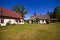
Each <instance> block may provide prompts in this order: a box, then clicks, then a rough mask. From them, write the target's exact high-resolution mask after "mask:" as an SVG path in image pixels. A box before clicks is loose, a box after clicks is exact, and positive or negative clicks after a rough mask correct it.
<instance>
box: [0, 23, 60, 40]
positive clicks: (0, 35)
mask: <svg viewBox="0 0 60 40" xmlns="http://www.w3.org/2000/svg"><path fill="white" fill-rule="evenodd" d="M0 40H60V23H55V24H23V25H10V26H7V27H2V28H0Z"/></svg>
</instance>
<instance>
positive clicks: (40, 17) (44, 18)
mask: <svg viewBox="0 0 60 40" xmlns="http://www.w3.org/2000/svg"><path fill="white" fill-rule="evenodd" d="M37 19H38V23H40V24H46V23H47V22H49V21H50V17H49V15H47V14H46V15H33V16H31V17H30V21H29V23H36V20H37Z"/></svg>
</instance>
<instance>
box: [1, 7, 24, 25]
mask: <svg viewBox="0 0 60 40" xmlns="http://www.w3.org/2000/svg"><path fill="white" fill-rule="evenodd" d="M7 23H9V24H24V20H23V18H22V16H21V15H20V14H19V13H18V12H15V11H13V10H8V9H6V8H3V7H0V25H1V26H6V25H7Z"/></svg>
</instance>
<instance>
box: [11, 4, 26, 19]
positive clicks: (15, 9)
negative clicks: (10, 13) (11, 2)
mask: <svg viewBox="0 0 60 40" xmlns="http://www.w3.org/2000/svg"><path fill="white" fill-rule="evenodd" d="M12 10H14V11H16V12H20V14H21V16H22V17H23V18H24V15H25V14H26V13H27V11H26V9H25V7H24V5H22V7H20V6H19V5H15V6H14V7H13V8H12Z"/></svg>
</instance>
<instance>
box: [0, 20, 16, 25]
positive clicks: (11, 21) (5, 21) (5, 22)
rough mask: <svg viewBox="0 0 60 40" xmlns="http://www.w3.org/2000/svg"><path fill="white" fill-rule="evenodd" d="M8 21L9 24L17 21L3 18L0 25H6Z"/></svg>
mask: <svg viewBox="0 0 60 40" xmlns="http://www.w3.org/2000/svg"><path fill="white" fill-rule="evenodd" d="M8 22H10V24H14V23H15V24H17V22H16V21H15V19H4V23H1V22H0V24H1V26H6V24H7V23H8Z"/></svg>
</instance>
